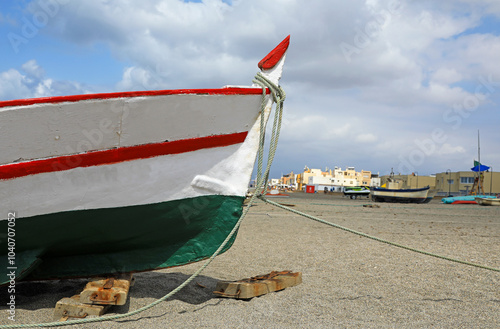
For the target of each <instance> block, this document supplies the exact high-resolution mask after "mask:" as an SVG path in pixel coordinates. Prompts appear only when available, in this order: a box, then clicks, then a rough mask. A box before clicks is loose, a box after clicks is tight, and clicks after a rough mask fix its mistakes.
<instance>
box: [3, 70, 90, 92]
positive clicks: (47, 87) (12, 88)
mask: <svg viewBox="0 0 500 329" xmlns="http://www.w3.org/2000/svg"><path fill="white" fill-rule="evenodd" d="M87 92H88V91H87V90H86V89H85V88H83V87H82V86H81V85H80V84H79V83H76V82H70V81H54V80H53V79H51V78H45V70H44V69H43V68H42V67H40V66H39V65H38V64H37V62H36V61H35V60H29V61H28V62H26V63H24V64H23V65H22V66H21V70H20V71H19V70H16V69H10V70H7V71H5V72H0V99H2V100H8V99H21V98H34V97H46V96H58V95H68V94H81V93H87Z"/></svg>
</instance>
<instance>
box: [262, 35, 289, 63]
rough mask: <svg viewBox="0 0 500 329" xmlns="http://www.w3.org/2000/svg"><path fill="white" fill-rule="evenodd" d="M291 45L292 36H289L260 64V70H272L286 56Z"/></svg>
mask: <svg viewBox="0 0 500 329" xmlns="http://www.w3.org/2000/svg"><path fill="white" fill-rule="evenodd" d="M289 44H290V35H288V36H287V37H286V38H285V39H284V40H283V41H281V43H280V44H279V45H277V46H276V48H274V49H273V50H272V51H271V52H270V53H269V54H267V56H266V57H264V58H263V59H262V60H261V61H260V62H259V68H260V69H261V70H262V71H266V70H272V69H273V68H274V67H275V66H276V65H277V64H278V63H279V61H280V60H281V59H282V58H283V57H284V56H285V53H286V51H287V49H288V45H289Z"/></svg>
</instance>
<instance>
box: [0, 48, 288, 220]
mask: <svg viewBox="0 0 500 329" xmlns="http://www.w3.org/2000/svg"><path fill="white" fill-rule="evenodd" d="M285 50H286V49H285ZM272 54H273V53H271V54H270V55H272ZM270 55H268V57H266V58H267V59H268V61H270V62H272V63H273V66H272V67H271V68H269V69H268V70H266V69H265V68H263V75H264V76H265V77H267V79H269V80H270V81H271V82H272V83H275V84H277V83H278V81H279V78H280V76H281V71H282V67H283V63H284V59H285V55H284V54H283V53H278V54H277V55H279V56H280V57H279V58H274V57H272V56H271V59H270V60H269V56H270ZM263 61H264V60H263ZM259 65H260V63H259ZM264 65H266V62H264ZM11 103H12V106H11ZM272 103H273V100H272V99H271V97H270V94H269V91H268V93H267V96H266V100H265V109H264V121H265V122H264V129H265V124H266V123H267V120H268V118H269V115H270V112H271V108H272ZM261 104H262V87H260V86H257V85H254V86H252V87H224V88H220V89H199V90H196V89H195V90H167V91H152V92H128V93H115V94H96V95H79V96H65V97H54V98H46V99H34V100H20V101H10V102H9V101H6V102H0V149H1V150H2V152H0V200H1V201H2V205H3V207H4V208H5V209H8V210H12V211H15V212H16V215H17V217H18V218H20V217H30V216H34V215H42V214H50V213H58V212H62V211H68V210H81V209H98V208H114V207H122V206H131V205H142V204H153V203H157V202H164V201H171V200H178V199H184V198H191V197H197V196H203V195H214V194H216V195H228V196H245V194H246V191H247V187H248V183H249V180H250V177H251V174H252V170H253V166H254V163H255V159H256V154H257V150H258V147H259V135H260V120H261V116H260V111H261ZM28 127H29V128H28ZM214 137H216V138H214ZM214 139H217V140H220V142H218V143H219V144H217V143H216V144H213V145H212V144H210V143H212V142H206V141H207V140H208V141H212V140H214ZM176 143H177V144H179V143H180V144H182V145H188V147H187V148H186V147H185V146H183V147H184V148H182V147H181V149H180V150H178V149H175V148H174V151H172V152H170V153H168V152H166V153H164V154H156V153H155V154H152V155H151V156H149V155H148V154H147V152H149V151H148V150H149V147H150V146H153V147H156V146H160V147H163V146H165V147H167V148H168V147H169V146H170V145H173V144H175V145H177V144H176ZM204 143H208V144H210V145H209V146H203V145H205V144H204ZM198 145H202V146H200V147H198ZM137 148H138V149H139V150H140V151H137V150H136V149H137ZM129 150H131V151H130V152H129ZM115 151H119V152H122V151H124V153H123V152H122V153H120V154H121V155H120V156H123V154H125V155H126V157H125V158H120V159H118V160H116V161H115V160H114V158H113V154H115V153H116V152H115ZM127 152H128V153H131V154H132V156H130V157H128V153H127ZM134 152H135V153H138V154H139V155H138V156H135V155H134V154H135V153H134ZM144 154H146V155H144ZM101 155H102V156H101ZM100 158H102V159H104V160H102V161H101V160H100ZM109 159H111V160H109ZM57 161H59V162H57ZM81 163H85V165H82V164H81ZM6 219H7V212H4V214H3V215H2V217H0V220H6Z"/></svg>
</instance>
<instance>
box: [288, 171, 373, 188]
mask: <svg viewBox="0 0 500 329" xmlns="http://www.w3.org/2000/svg"><path fill="white" fill-rule="evenodd" d="M377 177H378V176H377ZM296 181H297V189H298V190H303V189H304V188H305V185H314V186H316V189H320V190H323V189H324V188H325V187H326V188H327V189H328V190H329V191H336V192H341V191H343V188H344V187H345V186H373V184H372V183H373V182H372V173H371V171H368V170H361V171H360V172H357V171H355V169H354V167H347V168H346V169H344V170H343V169H342V168H340V167H335V169H333V170H332V169H328V168H326V169H325V171H322V170H321V169H310V168H308V167H307V166H306V167H305V169H304V172H302V173H300V174H298V175H297V179H296ZM375 183H376V185H375V186H380V181H379V180H376V181H375Z"/></svg>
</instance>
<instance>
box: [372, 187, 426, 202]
mask: <svg viewBox="0 0 500 329" xmlns="http://www.w3.org/2000/svg"><path fill="white" fill-rule="evenodd" d="M429 189H430V187H429V186H426V187H422V188H416V189H389V188H383V187H374V188H372V189H371V192H370V193H371V196H372V200H373V201H375V202H396V203H424V202H429V201H430V199H429V200H427V194H428V191H429Z"/></svg>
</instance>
